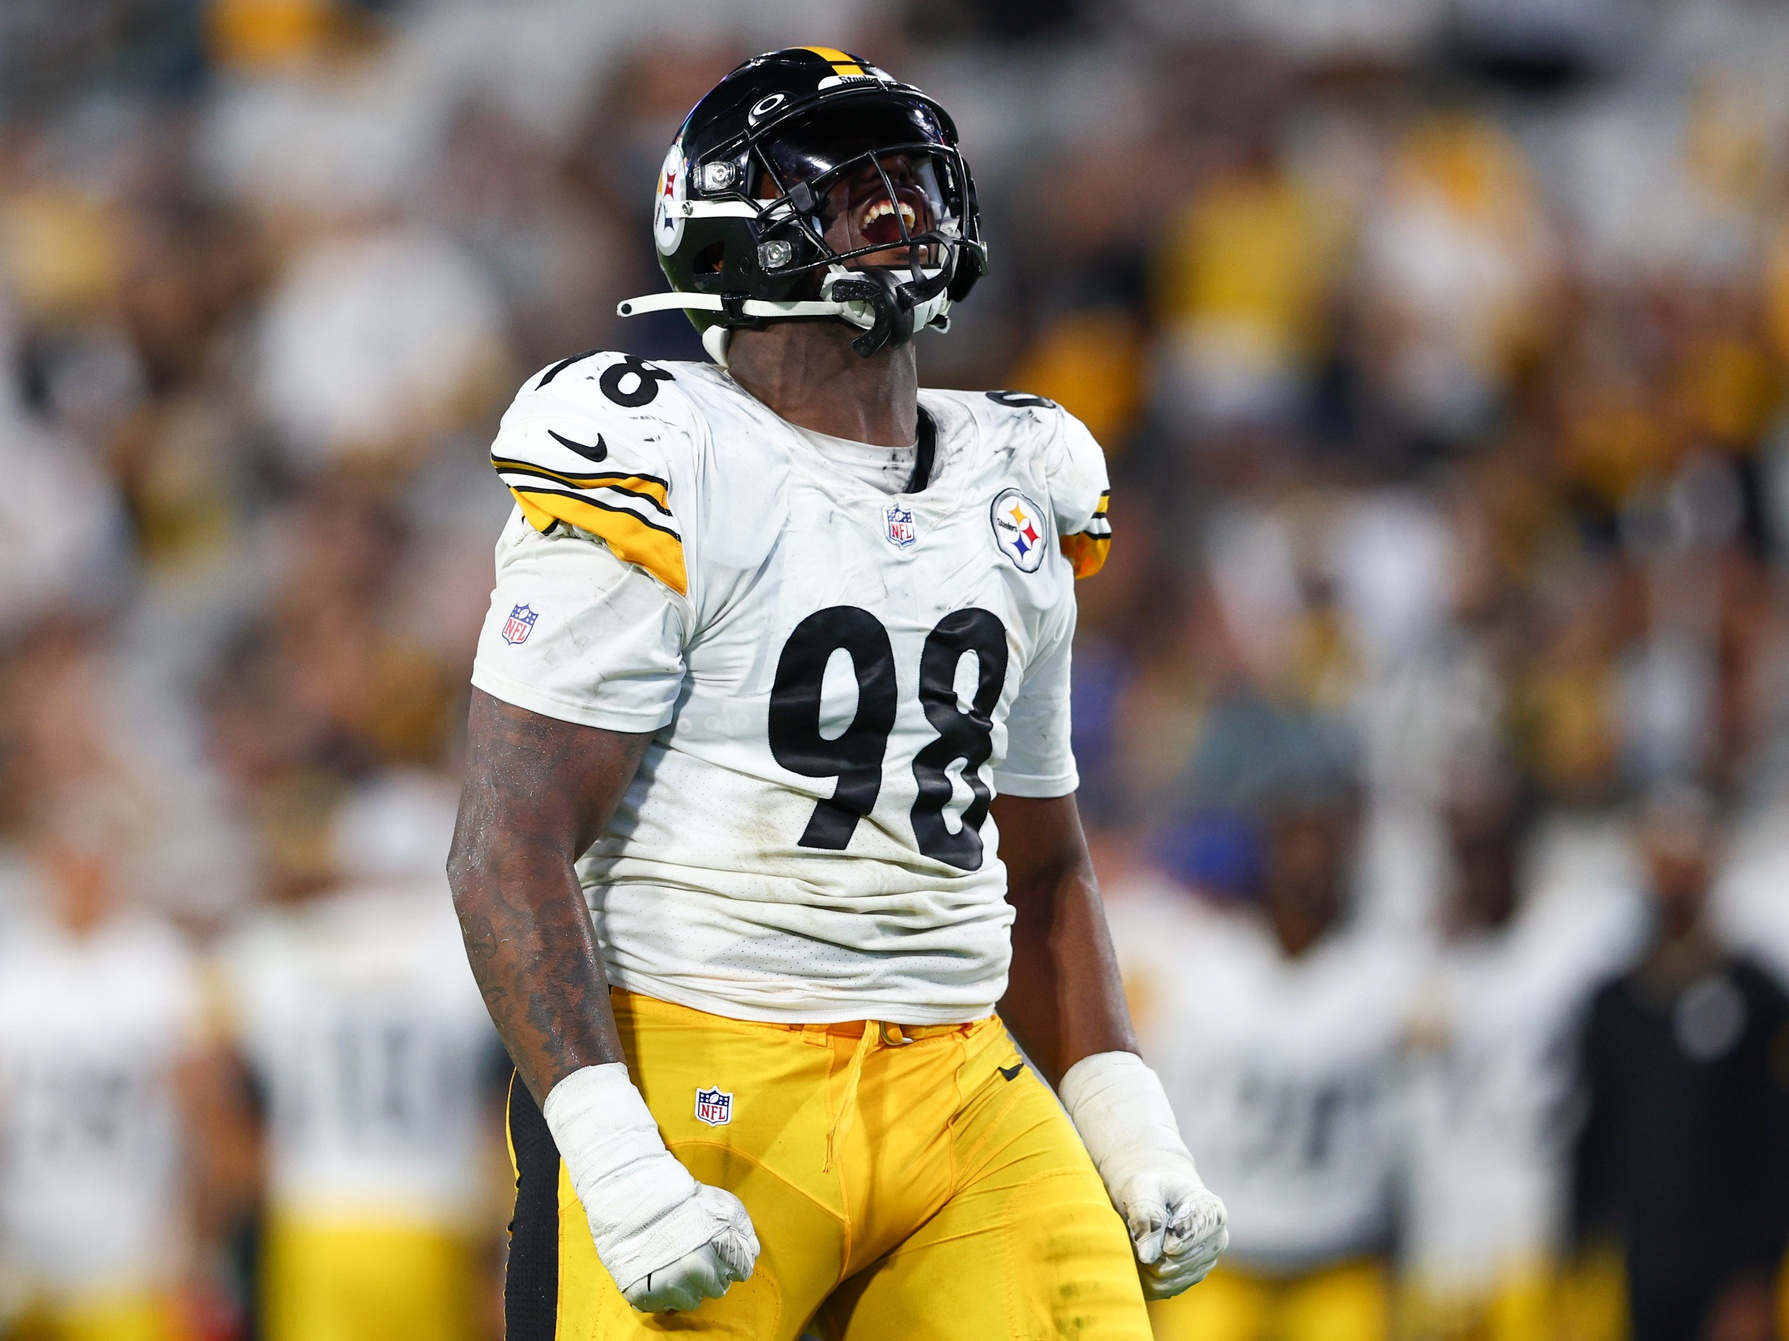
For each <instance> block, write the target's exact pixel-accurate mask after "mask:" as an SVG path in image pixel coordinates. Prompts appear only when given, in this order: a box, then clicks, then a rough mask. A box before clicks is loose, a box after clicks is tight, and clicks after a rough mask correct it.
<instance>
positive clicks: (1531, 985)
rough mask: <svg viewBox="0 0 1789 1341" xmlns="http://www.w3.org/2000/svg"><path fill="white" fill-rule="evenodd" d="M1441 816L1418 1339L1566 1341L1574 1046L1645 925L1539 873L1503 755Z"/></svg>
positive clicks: (1415, 1318)
mask: <svg viewBox="0 0 1789 1341" xmlns="http://www.w3.org/2000/svg"><path fill="white" fill-rule="evenodd" d="M1443 808H1444V815H1443V818H1444V820H1445V823H1446V832H1447V838H1448V846H1449V849H1450V852H1451V855H1452V858H1453V861H1452V868H1453V869H1452V889H1451V892H1450V893H1449V894H1448V895H1447V896H1446V897H1444V898H1442V899H1440V900H1438V912H1439V915H1440V927H1439V929H1438V930H1439V935H1438V938H1437V941H1436V944H1435V945H1434V947H1433V950H1432V952H1431V954H1430V957H1429V961H1428V964H1427V967H1426V969H1425V975H1424V982H1423V986H1422V988H1421V990H1420V991H1419V993H1418V1000H1417V1006H1416V1013H1415V1018H1414V1020H1413V1022H1412V1027H1411V1031H1410V1032H1411V1043H1412V1048H1411V1059H1410V1068H1409V1071H1410V1078H1409V1121H1410V1128H1409V1131H1410V1141H1409V1143H1408V1145H1407V1147H1406V1148H1405V1157H1404V1178H1403V1180H1402V1181H1403V1183H1404V1187H1405V1193H1406V1202H1405V1205H1406V1211H1407V1221H1406V1224H1405V1226H1404V1257H1405V1263H1406V1272H1407V1278H1408V1281H1409V1289H1408V1291H1407V1295H1406V1298H1405V1301H1404V1304H1405V1325H1404V1328H1403V1331H1404V1334H1405V1335H1406V1336H1408V1337H1409V1338H1411V1341H1464V1339H1465V1338H1478V1339H1480V1341H1531V1338H1544V1337H1548V1336H1551V1335H1553V1334H1554V1332H1555V1331H1556V1330H1557V1324H1556V1316H1557V1308H1558V1303H1557V1286H1558V1283H1559V1282H1558V1279H1557V1268H1558V1265H1559V1263H1560V1252H1561V1249H1562V1247H1563V1246H1564V1241H1565V1228H1566V1216H1567V1211H1568V1195H1567V1189H1568V1183H1569V1172H1570V1170H1569V1165H1570V1158H1569V1156H1570V1150H1569V1144H1570V1142H1569V1135H1568V1133H1569V1119H1568V1116H1567V1111H1566V1110H1567V1100H1568V1097H1569V1095H1570V1091H1571V1088H1572V1071H1571V1068H1572V1057H1571V1046H1570V1044H1571V1035H1572V1033H1573V1032H1574V1031H1575V1029H1576V1028H1577V1026H1578V1024H1579V1017H1580V1015H1581V1013H1582V1011H1583V1010H1584V1008H1585V1006H1586V1004H1587V1002H1588V998H1589V996H1590V993H1591V991H1592V989H1593V988H1594V987H1595V985H1596V983H1597V982H1598V981H1599V980H1600V979H1601V978H1602V977H1603V976H1605V975H1606V974H1608V973H1609V972H1611V971H1613V969H1614V968H1615V966H1616V965H1617V964H1618V963H1619V962H1620V959H1621V956H1623V955H1624V954H1626V953H1630V952H1631V950H1632V945H1633V940H1634V938H1635V936H1636V934H1637V932H1638V927H1637V926H1636V925H1635V924H1636V920H1637V917H1636V914H1637V912H1638V909H1637V907H1636V905H1635V901H1634V900H1632V899H1631V898H1627V897H1624V893H1625V891H1623V890H1621V889H1619V888H1617V887H1616V886H1615V884H1614V883H1613V882H1610V883H1608V884H1603V885H1601V886H1599V885H1597V884H1595V883H1588V884H1587V883H1586V882H1584V881H1583V880H1582V879H1580V880H1578V881H1576V882H1574V883H1571V884H1560V883H1557V882H1556V881H1555V880H1553V879H1550V878H1548V877H1547V874H1546V873H1545V872H1542V871H1540V870H1537V869H1536V866H1537V863H1538V862H1539V861H1540V858H1541V853H1540V852H1539V851H1538V850H1537V842H1536V840H1537V829H1538V827H1539V826H1538V825H1537V824H1536V823H1535V821H1536V819H1537V817H1538V800H1537V798H1536V797H1535V796H1534V794H1533V792H1532V790H1531V789H1530V788H1528V787H1527V786H1526V785H1525V781H1524V779H1523V777H1522V776H1521V774H1520V772H1519V771H1518V770H1517V768H1516V767H1515V765H1514V764H1513V762H1512V761H1511V760H1510V759H1509V758H1508V757H1507V756H1505V755H1503V754H1501V753H1500V752H1496V751H1494V750H1491V749H1489V748H1487V749H1485V750H1483V751H1479V750H1473V751H1468V752H1466V753H1465V754H1464V755H1463V757H1462V758H1461V759H1460V760H1458V761H1457V762H1456V765H1455V767H1454V768H1453V769H1452V770H1450V778H1449V789H1448V795H1447V796H1446V797H1445V798H1444V807H1443ZM1537 881H1541V882H1543V883H1540V884H1538V885H1537V883H1536V882H1537Z"/></svg>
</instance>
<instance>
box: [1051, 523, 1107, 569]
mask: <svg viewBox="0 0 1789 1341" xmlns="http://www.w3.org/2000/svg"><path fill="white" fill-rule="evenodd" d="M1057 543H1058V544H1060V545H1061V547H1062V553H1063V556H1064V557H1065V558H1067V559H1068V562H1069V566H1070V567H1071V568H1073V569H1074V570H1075V577H1076V578H1077V579H1078V578H1083V577H1092V576H1093V575H1094V574H1095V573H1097V572H1099V570H1100V569H1101V568H1103V567H1105V566H1106V555H1107V554H1109V553H1110V552H1111V550H1112V537H1111V536H1110V535H1103V536H1092V535H1088V534H1087V532H1085V531H1078V532H1076V533H1075V534H1074V535H1065V536H1063V537H1062V539H1061V540H1060V541H1059V542H1057Z"/></svg>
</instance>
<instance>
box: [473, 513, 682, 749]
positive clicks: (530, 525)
mask: <svg viewBox="0 0 1789 1341" xmlns="http://www.w3.org/2000/svg"><path fill="white" fill-rule="evenodd" d="M662 582H663V579H662V578H660V577H659V576H658V575H657V574H656V573H652V572H651V570H649V569H646V568H645V566H644V565H636V564H634V563H631V562H624V561H623V556H622V554H621V553H620V551H619V550H618V549H617V548H616V547H615V546H614V545H612V544H610V543H608V541H607V540H606V539H602V540H599V539H598V538H597V536H596V535H595V534H594V533H591V532H587V531H585V530H584V529H583V528H581V527H580V528H578V529H576V530H570V531H567V530H563V529H560V530H554V531H553V532H552V533H550V534H546V533H542V532H541V531H538V530H536V529H535V526H534V519H533V518H532V517H530V516H529V515H528V510H527V506H526V505H523V506H521V507H519V508H518V510H517V513H516V515H515V516H514V517H512V518H511V520H510V524H509V526H508V527H506V528H505V530H504V533H503V538H502V539H501V540H500V541H499V542H498V545H497V586H496V589H495V590H494V591H493V592H492V593H491V608H490V610H489V611H488V612H487V614H486V615H485V622H484V628H483V630H482V631H481V632H480V634H479V638H478V655H477V657H476V659H475V660H474V661H473V665H472V683H473V685H474V687H476V688H478V689H482V690H483V691H484V692H485V693H487V694H489V695H491V697H493V698H498V699H501V700H503V701H504V702H505V703H510V704H514V705H515V706H516V707H518V708H526V709H527V710H528V711H529V712H537V713H540V714H541V715H542V716H544V717H552V718H556V719H558V720H559V721H564V722H575V723H577V724H578V725H580V726H594V727H601V728H603V729H604V730H608V731H656V730H658V729H659V728H660V727H662V726H664V725H665V724H666V723H668V722H669V721H670V720H671V718H672V717H673V715H674V712H675V706H676V702H677V695H678V693H679V692H680V690H681V688H682V685H683V675H684V661H683V642H684V622H683V609H682V604H681V602H679V601H677V600H676V599H675V598H673V597H672V595H671V594H670V592H668V591H667V590H666V588H665V585H661V583H662Z"/></svg>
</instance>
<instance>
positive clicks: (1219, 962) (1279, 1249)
mask: <svg viewBox="0 0 1789 1341" xmlns="http://www.w3.org/2000/svg"><path fill="white" fill-rule="evenodd" d="M1109 913H1110V922H1111V925H1112V934H1113V942H1114V945H1115V947H1116V949H1117V952H1118V960H1119V966H1120V968H1121V970H1122V972H1123V974H1124V981H1125V988H1126V991H1127V993H1128V994H1129V995H1130V996H1131V997H1132V999H1133V1002H1134V1009H1135V1012H1136V1015H1137V1026H1138V1035H1139V1042H1140V1044H1141V1046H1142V1049H1143V1055H1144V1057H1145V1058H1146V1059H1147V1060H1148V1061H1149V1063H1150V1064H1151V1065H1152V1066H1154V1067H1155V1068H1156V1070H1157V1072H1158V1073H1159V1074H1160V1076H1161V1078H1162V1085H1163V1088H1164V1089H1166V1091H1167V1093H1168V1098H1169V1100H1170V1102H1172V1103H1173V1105H1174V1111H1175V1114H1176V1116H1178V1118H1179V1119H1180V1130H1181V1134H1182V1136H1184V1137H1185V1138H1186V1143H1187V1146H1188V1148H1190V1149H1191V1150H1192V1151H1193V1153H1194V1155H1195V1156H1196V1157H1197V1159H1198V1162H1199V1172H1200V1174H1201V1176H1202V1177H1203V1178H1204V1179H1205V1182H1206V1183H1207V1184H1208V1185H1209V1186H1210V1187H1211V1189H1212V1191H1214V1192H1216V1193H1217V1194H1218V1195H1219V1196H1220V1197H1222V1198H1223V1199H1224V1204H1225V1206H1226V1207H1228V1208H1229V1212H1230V1254H1231V1258H1230V1260H1233V1261H1236V1262H1239V1263H1242V1264H1244V1265H1252V1266H1256V1267H1259V1268H1263V1269H1267V1270H1273V1271H1291V1270H1304V1269H1307V1268H1311V1267H1317V1266H1321V1265H1324V1264H1326V1263H1331V1262H1334V1261H1337V1260H1339V1259H1341V1258H1345V1257H1349V1256H1353V1255H1355V1254H1359V1253H1364V1252H1371V1251H1374V1250H1375V1249H1378V1248H1381V1247H1383V1246H1385V1244H1384V1240H1385V1238H1386V1237H1387V1234H1388V1229H1389V1214H1390V1210H1391V1202H1390V1198H1391V1190H1392V1187H1391V1179H1392V1174H1393V1170H1394V1168H1395V1162H1394V1161H1395V1158H1396V1149H1397V1143H1398V1129H1397V1122H1396V1114H1397V1102H1396V1094H1397V1090H1396V1086H1397V1078H1398V1066H1399V1054H1400V1049H1401V1044H1402V1036H1403V1029H1404V1022H1405V1019H1406V1017H1407V1013H1408V1008H1409V999H1410V989H1411V985H1412V982H1413V979H1414V971H1415V969H1416V967H1417V961H1416V958H1415V956H1414V954H1413V953H1412V951H1411V948H1410V947H1408V946H1407V945H1406V944H1405V943H1404V942H1402V941H1401V940H1399V939H1396V938H1394V937H1392V936H1390V935H1387V934H1382V933H1378V932H1373V931H1367V930H1354V929H1344V930H1341V931H1339V932H1337V933H1335V934H1332V935H1331V936H1329V937H1328V938H1326V939H1325V940H1323V941H1321V942H1319V943H1318V944H1317V945H1316V946H1314V947H1312V948H1311V949H1310V950H1309V951H1307V952H1306V953H1305V954H1304V955H1303V956H1302V957H1300V958H1298V959H1287V958H1286V957H1285V956H1284V955H1283V954H1282V953H1281V951H1280V948H1279V944H1278V942H1277V941H1276V940H1275V939H1274V937H1273V935H1272V933H1271V932H1270V931H1269V930H1268V929H1267V928H1266V927H1265V926H1264V925H1263V924H1262V923H1261V922H1260V921H1259V920H1258V919H1256V918H1255V917H1253V916H1250V915H1248V914H1246V913H1237V914H1229V913H1222V912H1217V911H1213V910H1210V909H1207V908H1205V907H1203V906H1202V905H1199V904H1196V903H1195V902H1194V901H1193V900H1192V898H1191V896H1189V895H1185V894H1178V893H1174V894H1168V893H1163V894H1160V895H1158V896H1156V897H1153V898H1147V899H1142V900H1134V901H1127V900H1124V899H1114V900H1113V901H1112V903H1111V905H1110V906H1109Z"/></svg>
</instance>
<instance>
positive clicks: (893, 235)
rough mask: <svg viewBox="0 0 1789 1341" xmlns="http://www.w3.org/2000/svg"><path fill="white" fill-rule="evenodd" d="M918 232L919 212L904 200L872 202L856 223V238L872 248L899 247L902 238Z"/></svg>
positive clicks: (883, 199)
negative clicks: (859, 238)
mask: <svg viewBox="0 0 1789 1341" xmlns="http://www.w3.org/2000/svg"><path fill="white" fill-rule="evenodd" d="M903 228H904V229H905V233H903V231H902V230H903ZM918 231H919V211H918V210H916V209H915V208H914V207H913V206H912V205H910V204H908V203H907V202H906V201H905V200H890V199H889V198H888V197H887V196H883V197H881V198H880V199H878V200H872V201H871V202H870V203H869V204H868V205H867V206H866V207H865V208H864V211H863V213H862V214H861V215H860V216H859V217H858V221H857V233H858V236H859V237H861V238H862V239H863V240H864V242H865V243H866V244H867V245H869V246H873V247H893V246H899V245H900V243H901V241H902V239H903V237H904V236H905V237H911V236H912V235H913V234H914V233H916V232H918Z"/></svg>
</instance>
